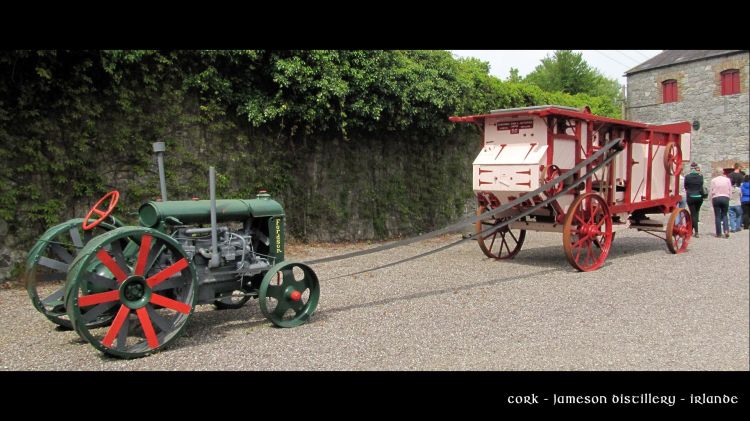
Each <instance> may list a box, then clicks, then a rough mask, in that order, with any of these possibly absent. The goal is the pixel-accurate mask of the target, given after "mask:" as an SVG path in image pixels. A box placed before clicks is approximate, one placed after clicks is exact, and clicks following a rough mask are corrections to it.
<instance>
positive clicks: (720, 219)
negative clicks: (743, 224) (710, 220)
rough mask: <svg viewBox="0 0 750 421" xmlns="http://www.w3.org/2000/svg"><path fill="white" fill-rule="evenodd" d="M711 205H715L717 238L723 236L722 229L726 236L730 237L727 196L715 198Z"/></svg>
mask: <svg viewBox="0 0 750 421" xmlns="http://www.w3.org/2000/svg"><path fill="white" fill-rule="evenodd" d="M711 204H712V205H714V220H715V221H716V236H717V237H719V236H721V234H722V232H721V229H722V227H723V228H724V234H727V235H729V217H728V213H729V198H728V197H725V196H719V197H714V198H713V200H712V203H711Z"/></svg>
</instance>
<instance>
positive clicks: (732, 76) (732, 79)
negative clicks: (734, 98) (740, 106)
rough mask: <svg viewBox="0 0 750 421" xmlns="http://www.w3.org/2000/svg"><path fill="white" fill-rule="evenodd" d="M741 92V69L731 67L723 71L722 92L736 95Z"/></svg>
mask: <svg viewBox="0 0 750 421" xmlns="http://www.w3.org/2000/svg"><path fill="white" fill-rule="evenodd" d="M738 93H740V71H739V70H737V69H729V70H724V71H723V72H721V94H722V95H734V94H738Z"/></svg>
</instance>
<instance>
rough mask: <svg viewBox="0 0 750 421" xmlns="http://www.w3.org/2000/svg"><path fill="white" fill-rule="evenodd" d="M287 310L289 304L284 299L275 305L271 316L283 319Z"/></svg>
mask: <svg viewBox="0 0 750 421" xmlns="http://www.w3.org/2000/svg"><path fill="white" fill-rule="evenodd" d="M287 310H289V302H288V301H287V300H286V299H281V300H279V302H278V303H276V308H275V309H274V310H273V314H275V315H276V317H278V318H279V319H281V318H283V317H284V314H285V313H286V311H287Z"/></svg>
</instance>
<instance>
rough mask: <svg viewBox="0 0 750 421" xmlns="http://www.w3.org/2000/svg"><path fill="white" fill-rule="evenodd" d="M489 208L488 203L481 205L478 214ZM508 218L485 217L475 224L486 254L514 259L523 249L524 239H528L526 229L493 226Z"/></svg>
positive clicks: (492, 256) (478, 237) (478, 240)
mask: <svg viewBox="0 0 750 421" xmlns="http://www.w3.org/2000/svg"><path fill="white" fill-rule="evenodd" d="M487 210H488V208H487V206H486V205H479V208H478V209H477V215H481V214H483V213H484V212H486V211H487ZM507 220H508V217H501V218H496V219H484V220H481V221H479V222H477V223H476V224H475V227H476V233H477V234H478V236H477V242H478V243H479V248H480V249H482V252H483V253H484V255H485V256H487V257H491V258H493V259H498V260H502V259H512V258H513V257H515V255H516V254H518V252H519V251H521V247H522V246H523V241H524V239H526V230H512V229H511V228H510V227H509V226H507V225H506V226H504V227H501V228H497V229H492V227H493V226H498V225H500V224H501V223H503V222H504V221H507ZM514 231H515V232H514Z"/></svg>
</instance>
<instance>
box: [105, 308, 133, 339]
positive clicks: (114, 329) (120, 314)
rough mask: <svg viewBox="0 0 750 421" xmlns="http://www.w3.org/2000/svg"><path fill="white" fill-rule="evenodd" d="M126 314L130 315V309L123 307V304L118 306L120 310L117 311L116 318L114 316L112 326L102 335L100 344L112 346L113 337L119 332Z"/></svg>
mask: <svg viewBox="0 0 750 421" xmlns="http://www.w3.org/2000/svg"><path fill="white" fill-rule="evenodd" d="M128 314H130V309H129V308H128V307H127V306H125V304H122V305H120V310H118V311H117V316H115V320H114V321H113V322H112V326H110V327H109V330H108V331H107V334H106V335H104V339H102V343H103V344H104V345H106V346H110V347H111V346H112V342H114V340H115V337H116V336H117V334H118V333H119V332H120V329H121V328H122V325H123V323H124V322H125V320H126V319H127V317H128Z"/></svg>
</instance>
